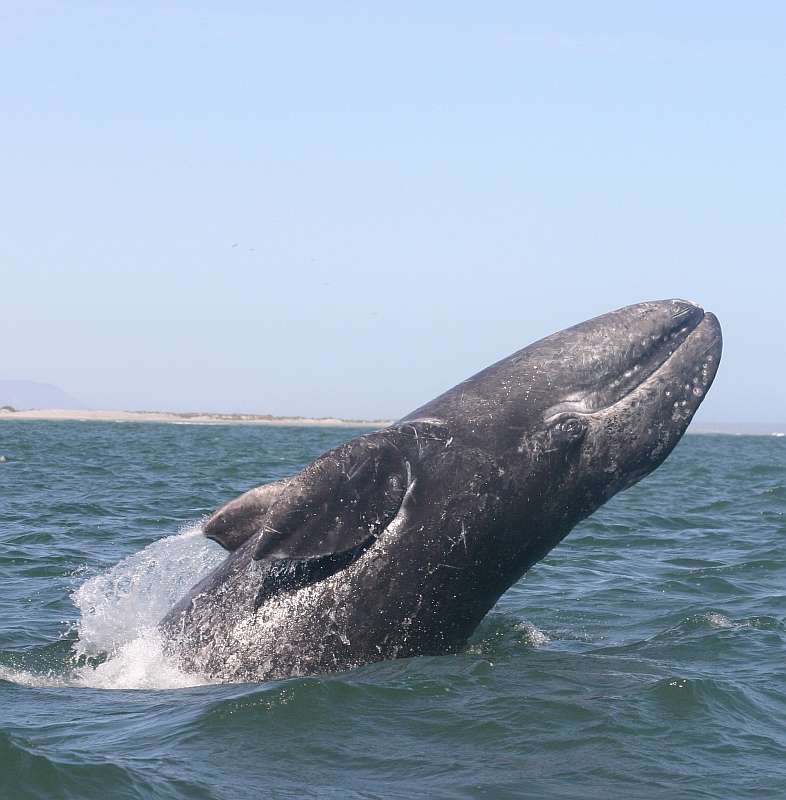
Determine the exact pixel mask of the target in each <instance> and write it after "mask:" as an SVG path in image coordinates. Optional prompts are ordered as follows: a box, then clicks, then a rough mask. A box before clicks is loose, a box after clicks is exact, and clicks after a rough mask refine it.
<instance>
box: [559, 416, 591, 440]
mask: <svg viewBox="0 0 786 800" xmlns="http://www.w3.org/2000/svg"><path fill="white" fill-rule="evenodd" d="M554 430H555V431H556V432H557V433H558V434H559V435H560V437H561V438H563V439H565V440H566V441H569V442H576V441H578V440H579V439H581V438H582V437H583V436H584V434H585V432H586V430H587V425H586V423H585V422H584V420H583V419H581V417H573V416H570V417H562V419H560V420H559V422H557V424H556V425H555V426H554Z"/></svg>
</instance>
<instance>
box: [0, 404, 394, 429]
mask: <svg viewBox="0 0 786 800" xmlns="http://www.w3.org/2000/svg"><path fill="white" fill-rule="evenodd" d="M3 420H37V421H39V422H165V423H169V424H179V425H279V426H282V427H284V426H289V427H324V428H384V427H386V426H387V425H390V423H391V421H390V420H369V419H340V418H338V417H278V416H275V415H273V414H213V413H209V412H201V411H195V412H191V411H109V410H93V409H76V410H71V409H62V408H41V409H33V410H29V411H0V422H2V421H3Z"/></svg>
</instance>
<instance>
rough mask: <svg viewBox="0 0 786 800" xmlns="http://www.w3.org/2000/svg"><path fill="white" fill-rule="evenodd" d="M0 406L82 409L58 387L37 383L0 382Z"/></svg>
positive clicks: (76, 401) (79, 404) (81, 405)
mask: <svg viewBox="0 0 786 800" xmlns="http://www.w3.org/2000/svg"><path fill="white" fill-rule="evenodd" d="M0 406H13V407H14V408H16V409H18V410H21V409H28V408H84V406H83V404H82V403H80V402H79V401H78V400H76V399H75V398H73V397H71V395H69V394H66V393H65V392H64V391H63V390H62V389H60V388H59V387H58V386H53V385H52V384H51V383H39V382H38V381H3V380H0Z"/></svg>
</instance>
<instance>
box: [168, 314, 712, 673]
mask: <svg viewBox="0 0 786 800" xmlns="http://www.w3.org/2000/svg"><path fill="white" fill-rule="evenodd" d="M721 348H722V344H721V331H720V325H719V323H718V320H717V319H716V318H715V316H714V315H712V314H711V313H705V312H704V311H703V309H701V308H700V307H698V306H696V305H694V304H692V303H688V302H686V301H682V300H665V301H660V302H647V303H640V304H637V305H632V306H628V307H626V308H622V309H619V310H617V311H612V312H611V313H608V314H605V315H603V316H600V317H597V318H595V319H591V320H589V321H587V322H583V323H581V324H579V325H576V326H574V327H571V328H568V329H566V330H564V331H561V332H559V333H555V334H553V335H552V336H548V337H547V338H545V339H542V340H540V341H538V342H536V343H534V344H532V345H530V346H529V347H526V348H524V349H523V350H519V351H518V352H516V353H514V354H513V355H511V356H509V357H508V358H505V359H503V360H502V361H499V362H497V363H496V364H493V365H492V366H490V367H488V368H487V369H484V370H483V371H482V372H479V373H478V374H477V375H474V376H473V377H471V378H469V379H467V380H466V381H464V382H463V383H460V384H459V385H458V386H456V387H454V388H453V389H450V390H449V391H447V392H445V393H444V394H442V395H440V396H439V397H437V398H436V399H435V400H432V401H431V402H429V403H427V404H426V405H424V406H421V407H420V408H418V409H417V410H415V411H413V412H412V413H410V414H407V416H405V417H403V418H402V419H400V420H399V421H398V422H396V423H395V424H393V425H391V426H390V427H388V428H385V429H383V430H380V431H376V432H374V433H369V434H366V435H363V436H359V437H358V438H356V439H353V440H351V441H349V442H347V443H345V444H343V445H341V446H339V447H337V448H335V449H333V450H331V451H329V452H327V453H325V454H324V455H322V456H320V457H319V458H317V459H316V460H315V461H313V462H312V463H311V464H309V465H308V466H306V467H305V469H303V470H302V472H300V473H298V474H297V475H293V476H291V477H289V478H285V479H283V480H281V481H277V482H275V483H271V484H267V485H265V486H260V487H259V488H256V489H252V490H250V491H249V492H246V493H245V494H243V495H241V496H240V497H238V498H236V499H234V500H232V501H230V502H229V503H227V504H226V505H224V506H222V507H221V508H219V509H218V510H217V511H216V512H215V513H214V514H213V515H212V517H210V519H209V520H208V521H207V523H206V524H205V525H204V532H205V535H207V536H208V537H210V538H211V539H214V540H215V541H217V542H219V543H220V544H221V545H223V546H224V547H225V548H226V549H227V550H228V551H230V552H229V555H228V556H227V558H226V560H225V561H224V562H223V563H222V564H221V565H220V566H219V567H218V568H217V569H215V570H214V571H213V572H212V573H211V574H209V575H208V576H207V577H206V578H205V579H204V580H202V581H201V582H200V583H199V584H197V585H196V586H195V587H193V589H192V590H191V591H190V592H189V593H188V595H187V596H186V597H184V598H183V599H182V600H181V601H180V602H179V603H178V604H177V605H176V606H175V607H174V608H173V609H172V610H171V611H170V612H169V613H168V614H167V616H166V617H165V618H164V619H163V620H162V622H161V623H160V630H161V632H162V635H163V637H164V639H165V642H166V647H167V649H168V651H169V652H170V653H171V654H173V655H174V656H176V657H177V658H178V659H179V661H180V663H181V665H182V666H183V667H184V668H186V669H189V670H195V671H198V672H200V673H202V674H204V675H206V676H209V677H210V678H212V679H217V680H226V681H242V680H246V681H254V680H265V679H271V678H281V677H287V676H292V675H306V674H314V673H320V672H330V671H337V670H346V669H349V668H352V667H355V666H358V665H361V664H365V663H369V662H372V661H379V660H382V659H390V658H402V657H408V656H417V655H425V654H430V655H438V654H446V653H451V652H455V651H457V650H458V649H460V648H461V647H462V646H464V645H465V643H466V641H467V639H468V637H469V636H470V635H471V634H472V632H473V631H474V629H475V628H476V626H477V625H478V623H479V622H480V621H481V619H482V618H483V617H484V615H485V614H486V613H487V612H488V611H489V610H490V609H491V608H492V607H493V606H494V604H495V603H496V602H497V600H498V599H499V597H500V596H501V595H502V594H503V592H505V591H506V590H507V589H508V588H509V587H510V586H511V585H512V584H513V583H515V582H516V581H517V580H518V579H519V578H520V577H521V576H522V575H523V574H524V573H525V572H526V571H527V569H529V568H530V567H531V566H532V565H533V564H535V563H536V562H537V561H538V560H539V559H541V558H543V556H545V555H546V553H548V552H549V551H550V550H551V549H552V548H553V547H554V546H555V545H557V544H558V543H559V542H560V541H561V540H562V539H563V538H564V537H565V536H566V535H567V534H568V533H569V532H570V530H571V529H572V528H573V527H574V526H575V525H576V523H577V522H579V521H580V520H582V519H584V518H585V517H587V516H588V515H590V514H592V513H593V511H595V510H596V509H597V508H598V507H599V506H601V505H602V504H603V503H604V502H606V500H608V499H609V498H610V497H612V496H613V495H614V494H616V493H617V492H619V491H621V490H623V489H626V488H628V487H629V486H631V485H633V484H634V483H636V482H637V481H638V480H640V479H641V478H643V477H644V476H645V475H647V474H649V473H650V472H652V470H654V469H655V468H656V467H657V466H658V465H660V464H661V463H662V462H663V460H664V459H665V458H666V457H667V456H668V454H669V453H670V452H671V451H672V449H673V448H674V446H675V445H676V444H677V442H678V441H679V440H680V438H681V437H682V435H683V433H684V432H685V430H686V428H687V427H688V424H689V422H690V420H691V418H692V417H693V414H694V413H695V411H696V409H697V408H698V407H699V405H700V403H701V401H702V399H703V397H704V396H705V394H706V392H707V390H708V389H709V387H710V385H711V383H712V381H713V379H714V377H715V373H716V370H717V368H718V363H719V360H720V356H721Z"/></svg>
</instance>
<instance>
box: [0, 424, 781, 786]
mask: <svg viewBox="0 0 786 800" xmlns="http://www.w3.org/2000/svg"><path fill="white" fill-rule="evenodd" d="M357 433H359V431H353V430H350V429H346V428H343V429H328V428H275V427H250V426H249V427H246V426H220V425H216V426H196V425H156V424H116V423H79V422H9V421H3V422H1V423H0V798H3V800H16V798H78V799H79V800H82V799H83V798H94V797H95V798H113V799H114V798H217V799H218V798H220V799H221V800H224V799H226V800H235V798H238V799H242V798H312V797H313V798H417V797H433V798H521V797H527V798H529V797H531V798H577V800H578V798H582V799H584V798H604V799H605V798H609V797H619V798H664V797H668V798H682V797H684V798H754V797H755V798H765V797H768V798H769V797H772V798H786V438H776V437H766V436H759V437H749V436H737V437H735V436H721V435H713V436H709V435H708V436H691V435H689V436H687V437H685V439H683V441H682V442H681V444H680V445H679V446H678V448H677V449H676V450H675V452H674V453H673V454H672V455H671V457H670V458H669V460H668V461H667V462H666V464H665V465H664V466H663V467H661V468H660V469H659V470H658V471H656V472H655V473H654V474H653V475H651V476H650V477H649V478H647V479H646V480H644V481H643V482H642V483H640V484H639V485H637V486H635V487H634V488H633V489H631V490H629V491H627V492H625V493H623V494H621V495H619V496H617V497H616V498H614V499H613V500H612V501H611V502H610V503H608V504H607V505H606V506H605V507H603V508H602V509H601V510H600V511H599V512H597V513H596V514H595V515H594V516H593V517H592V518H590V519H589V520H587V521H585V522H584V523H583V524H581V525H580V526H579V527H578V528H576V530H574V531H573V533H572V534H571V535H570V536H569V537H568V539H566V540H565V541H564V542H563V543H562V544H561V545H560V546H559V547H558V548H557V549H556V550H554V551H552V553H551V554H550V555H549V557H548V558H547V559H545V560H544V561H542V562H541V563H540V564H538V565H536V566H535V567H534V568H533V569H532V570H531V571H530V572H529V573H528V574H527V575H526V576H525V578H524V579H523V580H522V581H521V582H520V583H519V584H517V585H516V586H514V587H513V588H512V589H510V591H508V593H507V594H506V595H505V596H504V597H503V598H502V600H501V601H500V603H499V604H498V605H497V607H496V608H495V609H494V611H493V612H492V613H491V614H490V615H489V616H488V617H487V618H486V620H485V621H484V622H483V624H482V625H481V627H480V628H479V630H478V631H477V634H476V636H475V637H474V639H473V641H472V642H471V643H470V645H469V646H468V647H467V649H466V651H465V652H463V653H460V654H458V655H455V656H446V657H442V658H417V659H410V660H401V661H395V662H387V663H381V664H374V665H370V666H367V667H363V668H360V669H357V670H354V671H352V672H349V673H344V674H338V675H330V676H322V677H310V678H298V679H290V680H285V681H276V682H270V683H264V684H236V685H226V684H224V685H213V684H209V683H204V682H203V680H202V679H200V677H199V676H194V675H188V674H184V673H182V672H180V671H179V670H178V669H177V667H176V666H175V665H173V664H171V663H168V662H167V660H166V659H165V657H164V656H163V655H162V653H161V647H160V642H159V641H158V639H157V636H156V632H155V623H156V621H157V620H158V618H159V617H160V616H161V615H162V614H163V613H164V612H165V611H166V610H167V608H168V607H169V606H170V605H171V604H172V602H173V601H174V600H175V599H177V597H179V596H180V594H182V593H183V592H184V591H185V590H186V589H187V588H189V586H190V585H191V584H193V583H194V582H195V581H196V580H197V579H198V578H199V576H200V575H202V574H204V573H205V572H206V571H207V570H209V569H210V568H211V567H212V566H213V565H215V564H216V563H218V562H219V561H220V560H221V559H222V557H223V556H222V551H221V550H220V549H219V548H218V547H217V546H216V545H214V544H212V543H210V542H208V541H206V540H204V539H203V538H202V537H201V535H200V531H199V523H200V519H202V518H203V517H204V515H206V514H207V513H209V512H210V511H211V510H212V509H213V508H215V507H216V506H217V505H219V504H220V503H222V502H224V501H225V500H226V499H229V498H230V497H232V496H234V495H236V494H238V493H240V492H241V491H243V490H245V489H247V488H249V487H250V486H252V485H256V484H259V483H262V482H264V481H268V480H273V479H276V478H279V477H281V476H284V475H287V474H291V473H292V472H294V471H296V470H297V469H298V468H300V467H301V466H302V465H303V464H304V463H306V462H307V461H309V460H310V459H312V458H313V457H314V456H316V455H317V454H319V453H321V452H323V451H324V450H326V449H328V448H330V447H332V446H334V445H336V444H338V443H339V442H341V441H343V440H344V439H347V438H350V437H352V436H354V435H356V434H357Z"/></svg>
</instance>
